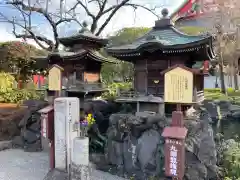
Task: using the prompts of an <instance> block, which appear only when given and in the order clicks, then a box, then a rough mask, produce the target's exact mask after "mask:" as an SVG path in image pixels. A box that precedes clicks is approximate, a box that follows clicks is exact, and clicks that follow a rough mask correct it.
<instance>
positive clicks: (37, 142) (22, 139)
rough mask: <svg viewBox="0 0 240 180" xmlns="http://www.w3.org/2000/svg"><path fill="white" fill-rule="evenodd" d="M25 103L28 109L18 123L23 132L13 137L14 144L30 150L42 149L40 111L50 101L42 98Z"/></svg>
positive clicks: (16, 146)
mask: <svg viewBox="0 0 240 180" xmlns="http://www.w3.org/2000/svg"><path fill="white" fill-rule="evenodd" d="M23 105H24V106H27V107H28V109H27V112H26V113H25V115H24V117H23V118H22V119H21V121H20V122H19V124H18V128H19V129H20V131H21V134H20V135H19V136H16V137H15V138H14V139H13V141H12V145H13V147H15V148H23V149H24V150H25V151H28V152H35V151H41V150H42V147H41V119H40V114H39V113H38V111H39V110H40V109H42V108H44V107H45V106H47V105H48V103H47V102H46V101H40V100H27V101H25V102H23Z"/></svg>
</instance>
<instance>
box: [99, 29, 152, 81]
mask: <svg viewBox="0 0 240 180" xmlns="http://www.w3.org/2000/svg"><path fill="white" fill-rule="evenodd" d="M149 30H150V28H146V27H132V28H123V29H121V30H119V31H117V32H116V33H115V34H114V35H113V36H110V37H109V39H110V43H111V45H114V46H118V45H123V44H128V43H131V42H133V41H134V40H135V39H137V38H139V37H140V36H142V35H144V34H145V33H147V32H148V31H149ZM109 58H110V57H109ZM116 62H117V63H116V64H109V63H106V64H104V65H103V68H102V79H103V82H104V83H106V84H111V83H112V82H113V81H121V82H127V83H128V82H131V81H132V80H133V64H132V63H129V62H124V61H118V60H116Z"/></svg>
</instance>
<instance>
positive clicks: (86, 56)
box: [34, 25, 112, 98]
mask: <svg viewBox="0 0 240 180" xmlns="http://www.w3.org/2000/svg"><path fill="white" fill-rule="evenodd" d="M59 41H60V43H61V44H62V45H63V46H64V47H65V51H59V52H54V53H50V54H49V55H48V56H47V57H34V58H35V59H36V66H38V67H43V69H46V67H51V66H52V65H54V64H57V65H59V66H61V67H62V68H63V69H64V71H63V77H62V88H63V92H65V96H70V97H72V96H74V97H83V96H84V97H89V98H91V97H94V96H99V95H100V94H101V93H102V92H103V91H106V89H105V88H104V87H103V85H102V83H101V80H100V71H101V66H102V63H105V62H106V63H112V61H110V60H108V59H107V58H106V57H104V56H103V55H102V54H101V53H100V52H99V51H100V49H101V48H103V47H104V46H106V44H107V43H108V40H107V39H104V38H100V37H97V36H95V35H93V34H92V33H91V32H90V31H89V30H88V29H87V28H86V25H85V26H84V27H83V29H82V30H81V31H79V33H78V34H76V35H73V36H70V37H63V38H60V39H59Z"/></svg>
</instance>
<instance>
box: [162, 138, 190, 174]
mask: <svg viewBox="0 0 240 180" xmlns="http://www.w3.org/2000/svg"><path fill="white" fill-rule="evenodd" d="M165 143H166V144H165V156H166V158H165V164H166V165H165V174H166V176H168V177H178V178H182V177H183V176H184V174H183V173H184V169H183V168H184V167H185V166H184V163H185V162H184V161H185V145H184V141H183V140H178V139H166V141H165Z"/></svg>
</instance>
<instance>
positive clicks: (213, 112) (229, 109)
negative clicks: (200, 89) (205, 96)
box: [204, 100, 240, 120]
mask: <svg viewBox="0 0 240 180" xmlns="http://www.w3.org/2000/svg"><path fill="white" fill-rule="evenodd" d="M217 106H219V107H220V112H221V116H222V120H239V119H240V106H239V105H234V104H232V103H231V102H230V101H227V100H214V101H212V100H209V101H208V100H206V101H204V107H205V108H206V110H207V111H208V112H209V114H210V116H211V118H212V119H213V120H219V117H218V113H217Z"/></svg>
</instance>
